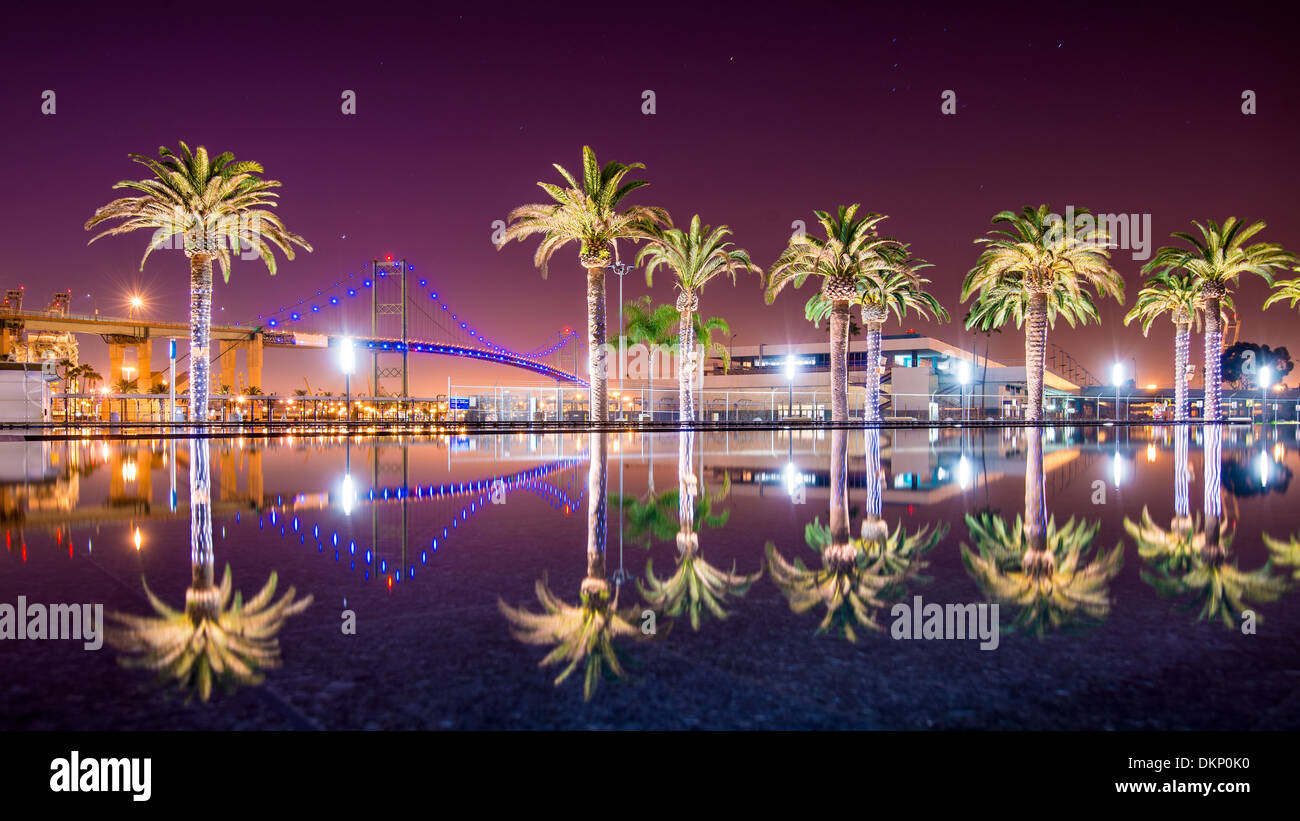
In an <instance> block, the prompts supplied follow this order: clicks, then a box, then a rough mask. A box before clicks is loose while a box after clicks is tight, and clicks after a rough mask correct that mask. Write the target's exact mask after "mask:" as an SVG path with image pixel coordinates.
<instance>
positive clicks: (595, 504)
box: [587, 432, 609, 579]
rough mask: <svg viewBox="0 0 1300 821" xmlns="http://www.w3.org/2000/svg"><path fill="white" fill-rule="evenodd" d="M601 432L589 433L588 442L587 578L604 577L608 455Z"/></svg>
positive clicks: (603, 435) (603, 434)
mask: <svg viewBox="0 0 1300 821" xmlns="http://www.w3.org/2000/svg"><path fill="white" fill-rule="evenodd" d="M605 436H606V434H605V433H604V432H599V433H592V434H590V436H589V439H588V443H589V446H590V451H591V463H590V465H589V466H588V467H587V576H588V577H589V578H599V579H604V578H605V527H606V521H605V519H606V516H605V513H606V504H607V502H606V499H605V485H606V474H607V471H608V467H609V453H608V449H607V447H606V444H607V443H606V439H605Z"/></svg>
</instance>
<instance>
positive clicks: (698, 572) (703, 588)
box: [637, 431, 763, 630]
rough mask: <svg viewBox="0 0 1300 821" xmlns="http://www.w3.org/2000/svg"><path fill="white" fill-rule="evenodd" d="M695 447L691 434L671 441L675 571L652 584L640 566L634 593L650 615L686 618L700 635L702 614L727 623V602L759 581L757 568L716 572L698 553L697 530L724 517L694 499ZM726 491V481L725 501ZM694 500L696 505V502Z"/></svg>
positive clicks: (649, 565) (704, 498)
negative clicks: (674, 473) (673, 452)
mask: <svg viewBox="0 0 1300 821" xmlns="http://www.w3.org/2000/svg"><path fill="white" fill-rule="evenodd" d="M694 444H695V432H694V431H682V432H681V433H679V434H678V440H677V532H676V540H677V567H676V570H675V571H674V572H673V574H672V575H671V576H668V577H667V578H664V579H662V580H661V579H658V578H656V577H655V574H654V566H653V560H649V559H648V560H646V568H645V575H646V580H645V583H644V584H642V583H641V582H640V581H638V582H637V588H638V589H639V590H640V591H641V595H642V596H644V597H645V600H646V603H647V604H649V605H650V606H651V607H653V608H654V609H655V610H658V611H660V612H662V613H663V614H664V615H667V616H670V617H677V616H680V615H682V613H683V612H686V613H688V614H689V615H690V619H691V629H693V630H699V629H700V614H701V612H702V610H705V609H707V610H708V611H709V612H710V613H712V614H713V615H714V616H716V617H717V618H719V619H725V618H726V617H727V611H726V610H725V609H724V608H723V607H722V604H723V603H724V602H725V601H726V600H727V599H728V598H729V597H731V596H743V595H744V594H745V593H746V592H747V591H748V590H749V586H750V585H752V584H753V583H754V582H755V581H757V580H758V577H759V576H761V575H762V573H763V570H762V567H760V568H759V570H758V571H757V572H755V573H752V574H748V575H747V574H742V573H737V572H736V565H735V563H734V562H733V563H732V566H731V570H729V571H728V570H721V569H719V568H717V567H714V566H713V565H712V564H710V563H709V562H707V561H706V560H705V559H704V557H703V556H702V555H701V553H700V535H699V533H698V532H697V531H696V525H697V524H703V523H706V522H708V520H709V519H710V518H712V520H713V522H715V523H716V522H717V521H718V519H719V518H720V519H721V522H722V523H723V524H725V522H726V513H725V512H724V513H723V514H720V515H719V516H714V515H713V513H712V503H713V501H714V500H712V499H710V498H709V496H708V495H707V494H706V493H705V494H701V493H699V490H700V487H699V480H698V479H697V478H696V476H695V470H694V468H693V466H692V463H693V453H694ZM729 490H730V481H729V480H727V479H724V480H723V492H722V494H721V495H720V496H719V499H720V498H721V496H722V495H725V494H726V493H727V492H728V491H729ZM697 495H698V497H699V498H698V501H697Z"/></svg>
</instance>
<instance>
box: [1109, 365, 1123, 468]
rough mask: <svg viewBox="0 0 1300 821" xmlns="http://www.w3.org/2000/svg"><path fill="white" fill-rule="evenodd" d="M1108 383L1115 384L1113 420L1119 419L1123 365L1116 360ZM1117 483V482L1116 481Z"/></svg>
mask: <svg viewBox="0 0 1300 821" xmlns="http://www.w3.org/2000/svg"><path fill="white" fill-rule="evenodd" d="M1110 383H1111V384H1112V385H1114V386H1115V421H1116V422H1118V421H1119V387H1120V385H1122V384H1124V366H1123V365H1121V364H1120V363H1118V362H1116V363H1115V364H1114V365H1111V366H1110ZM1116 484H1118V482H1117V483H1116Z"/></svg>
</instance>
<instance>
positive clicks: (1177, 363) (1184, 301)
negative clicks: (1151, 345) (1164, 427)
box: [1124, 271, 1233, 422]
mask: <svg viewBox="0 0 1300 821" xmlns="http://www.w3.org/2000/svg"><path fill="white" fill-rule="evenodd" d="M1201 303H1202V300H1201V285H1200V282H1198V281H1197V280H1196V279H1195V278H1193V277H1192V276H1190V275H1179V274H1177V273H1172V272H1169V271H1162V272H1160V273H1158V274H1156V275H1155V276H1153V277H1151V278H1150V279H1148V280H1147V281H1146V284H1145V286H1144V287H1143V288H1142V290H1141V291H1138V295H1137V300H1136V301H1135V302H1134V303H1133V309H1132V310H1130V311H1129V312H1128V314H1127V315H1126V316H1125V317H1124V324H1125V325H1128V324H1129V323H1130V322H1132V321H1133V320H1135V319H1141V320H1142V336H1146V335H1147V334H1148V333H1149V332H1150V330H1151V325H1152V323H1154V322H1155V321H1156V318H1157V317H1159V316H1161V315H1162V314H1169V318H1170V320H1172V321H1173V323H1174V419H1176V420H1177V421H1179V422H1182V421H1185V420H1186V419H1188V407H1187V405H1188V401H1187V383H1188V373H1187V372H1188V369H1189V365H1190V362H1189V360H1190V358H1191V357H1190V351H1191V335H1192V324H1193V323H1195V325H1196V329H1197V330H1198V331H1199V330H1200V329H1201V310H1202V308H1203V306H1202V304H1201ZM1219 310H1220V313H1221V314H1222V315H1223V316H1224V317H1226V316H1228V315H1230V314H1231V313H1232V310H1233V307H1232V297H1231V295H1229V294H1224V296H1223V298H1222V299H1221V300H1220V303H1219Z"/></svg>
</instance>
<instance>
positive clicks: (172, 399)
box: [167, 339, 176, 423]
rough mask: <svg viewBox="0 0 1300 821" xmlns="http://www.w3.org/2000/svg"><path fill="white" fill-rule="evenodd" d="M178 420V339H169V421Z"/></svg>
mask: <svg viewBox="0 0 1300 821" xmlns="http://www.w3.org/2000/svg"><path fill="white" fill-rule="evenodd" d="M175 421H176V340H175V339H169V340H167V422H168V423H174V422H175Z"/></svg>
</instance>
